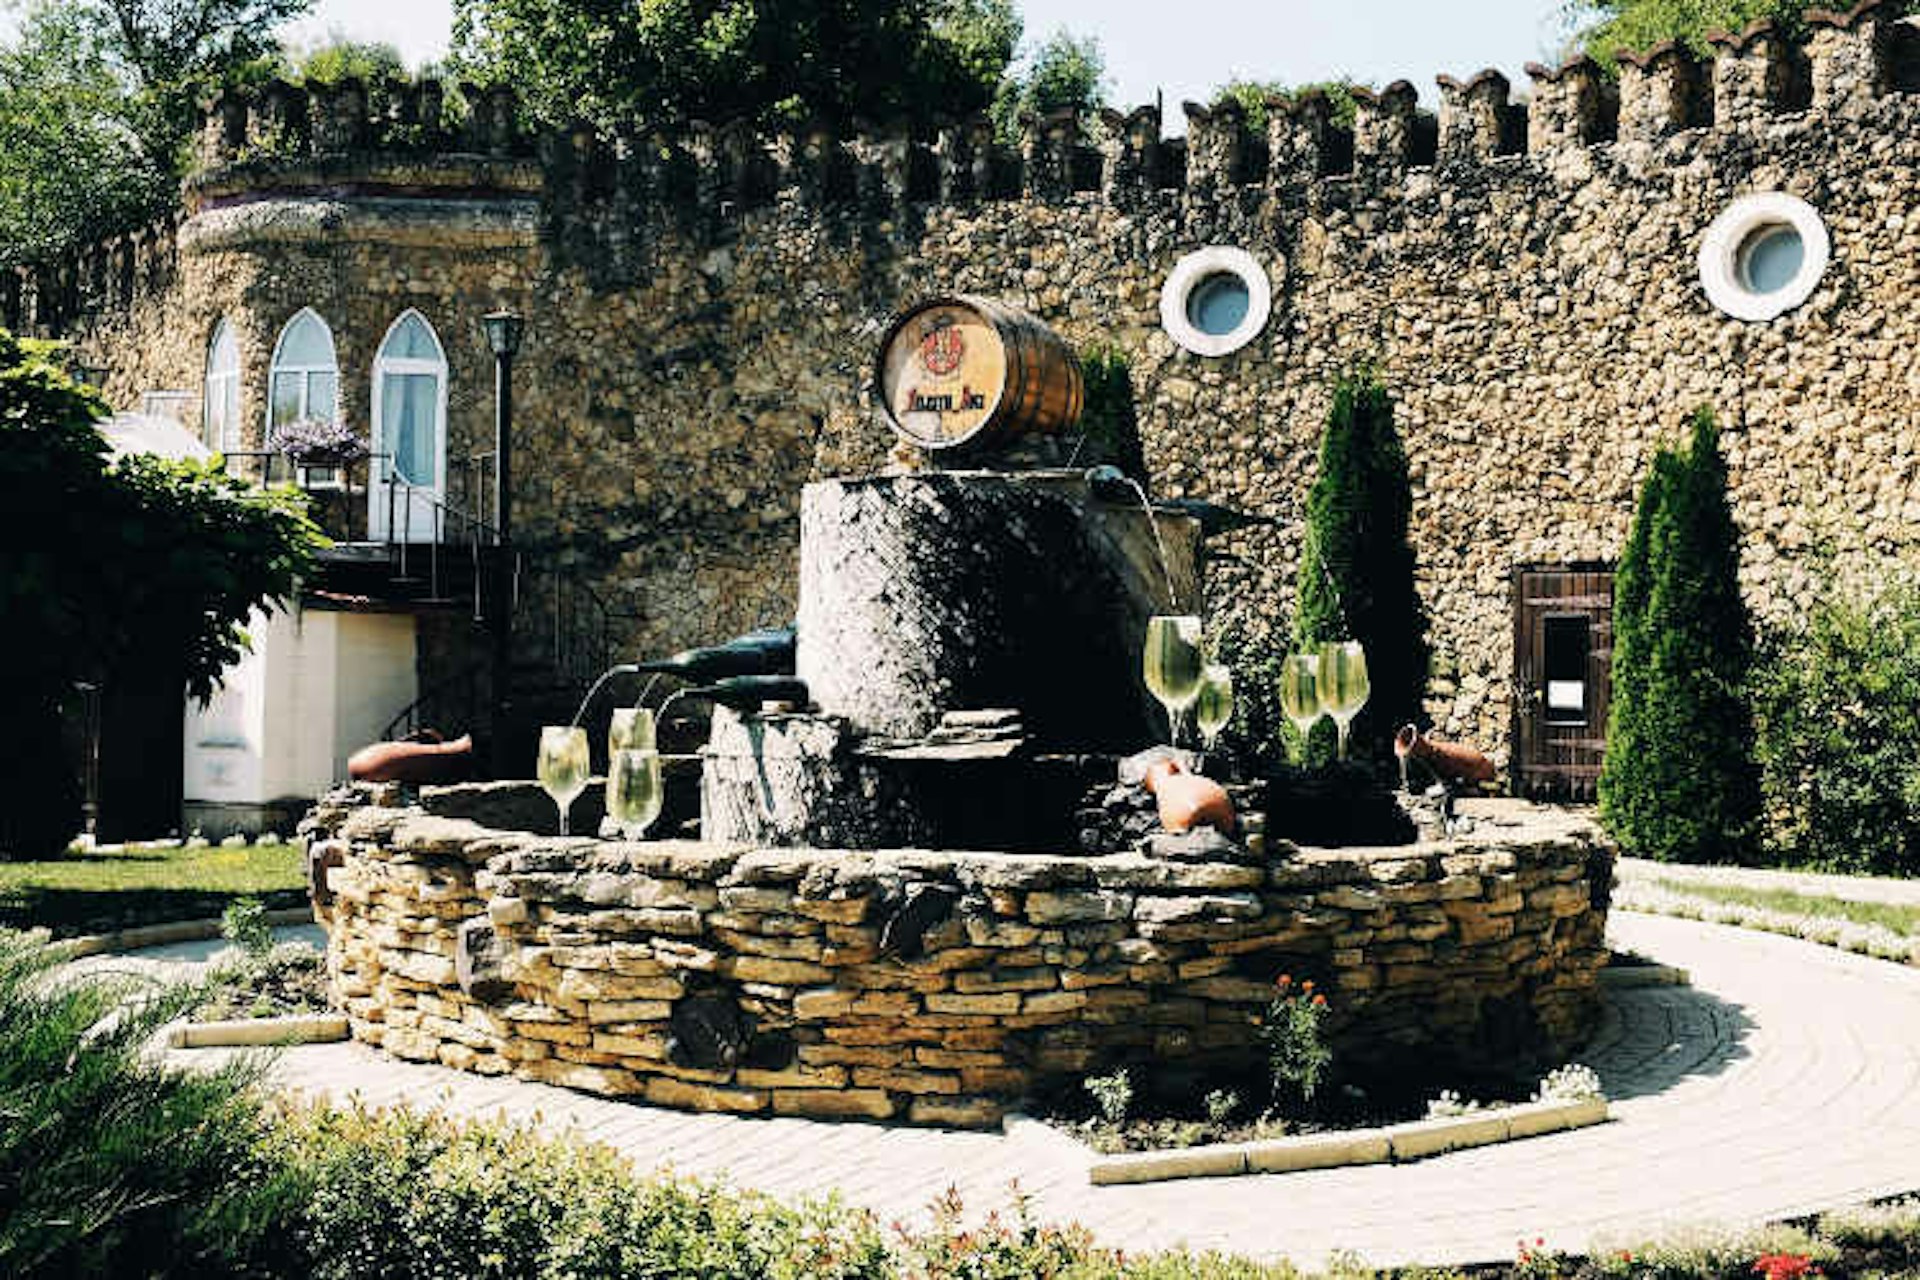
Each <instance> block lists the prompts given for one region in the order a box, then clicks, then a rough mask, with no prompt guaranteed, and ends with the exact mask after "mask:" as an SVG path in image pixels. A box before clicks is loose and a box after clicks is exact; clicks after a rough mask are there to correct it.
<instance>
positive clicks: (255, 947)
mask: <svg viewBox="0 0 1920 1280" xmlns="http://www.w3.org/2000/svg"><path fill="white" fill-rule="evenodd" d="M220 936H221V937H222V938H225V939H226V940H227V941H228V942H229V943H231V944H232V945H233V946H234V947H235V948H236V949H238V950H239V952H240V953H241V954H242V955H244V956H246V957H247V958H248V959H249V960H254V961H260V960H265V959H266V958H267V953H268V952H270V951H272V950H273V926H272V925H270V924H268V923H267V906H266V904H265V903H264V902H262V901H260V899H258V898H254V897H246V898H235V899H234V900H233V901H232V902H229V903H228V904H227V909H226V910H225V911H222V912H221V913H220Z"/></svg>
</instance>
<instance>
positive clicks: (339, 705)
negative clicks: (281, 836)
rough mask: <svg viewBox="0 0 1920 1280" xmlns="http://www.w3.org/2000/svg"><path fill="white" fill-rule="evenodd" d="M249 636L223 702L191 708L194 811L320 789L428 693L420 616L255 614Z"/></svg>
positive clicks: (189, 767) (189, 772)
mask: <svg viewBox="0 0 1920 1280" xmlns="http://www.w3.org/2000/svg"><path fill="white" fill-rule="evenodd" d="M248 633H249V634H250V635H251V636H252V637H253V651H252V652H251V653H249V654H247V655H246V656H245V657H243V658H242V659H241V660H240V661H239V662H237V663H235V664H234V666H233V667H232V668H231V669H230V670H229V671H228V673H227V675H226V677H225V679H224V680H223V681H222V683H221V688H220V691H219V692H218V693H217V694H215V696H214V699H213V701H212V702H211V703H210V704H208V706H206V707H205V708H201V707H199V706H196V705H193V704H189V706H188V708H187V724H186V735H187V741H186V801H187V806H188V808H189V810H193V809H195V808H196V807H199V808H202V809H205V808H207V807H209V806H253V805H264V804H269V803H272V802H275V801H284V800H287V799H289V798H293V797H302V798H311V797H313V796H317V795H319V794H320V793H322V792H324V791H325V790H327V788H329V787H331V786H332V785H333V784H334V783H335V782H337V781H339V780H341V779H343V778H345V777H346V773H347V757H348V756H349V755H351V754H352V753H353V752H355V751H357V750H358V749H360V748H361V747H363V746H366V745H367V744H368V743H370V742H373V741H376V740H377V739H378V737H379V735H380V731H381V730H382V729H384V728H385V727H386V725H387V723H388V722H389V721H390V720H391V719H392V718H393V717H394V715H395V714H397V713H398V712H399V711H400V710H401V709H402V708H404V707H406V706H407V705H408V704H409V703H411V702H412V701H413V700H414V699H415V698H416V697H417V696H419V684H418V676H417V672H416V667H415V648H416V645H415V636H416V633H415V629H414V619H413V618H412V617H411V616H410V615H407V614H390V613H334V612H327V611H321V610H314V609H307V610H302V611H299V612H294V613H273V614H271V615H267V614H255V615H254V617H253V619H252V621H251V623H250V625H249V627H248Z"/></svg>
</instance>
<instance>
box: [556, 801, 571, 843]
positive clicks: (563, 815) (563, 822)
mask: <svg viewBox="0 0 1920 1280" xmlns="http://www.w3.org/2000/svg"><path fill="white" fill-rule="evenodd" d="M554 807H555V808H557V809H558V810H560V834H561V835H563V836H564V835H567V834H569V832H568V831H567V808H568V806H566V805H564V804H561V803H560V802H559V801H557V800H556V801H554Z"/></svg>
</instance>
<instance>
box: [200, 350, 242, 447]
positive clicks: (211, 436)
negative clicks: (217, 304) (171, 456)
mask: <svg viewBox="0 0 1920 1280" xmlns="http://www.w3.org/2000/svg"><path fill="white" fill-rule="evenodd" d="M200 429H201V438H202V439H203V440H205V441H206V443H207V447H208V448H209V449H215V450H218V451H219V452H221V453H232V452H233V451H234V450H236V449H238V448H239V447H240V343H239V340H238V339H236V338H235V337H234V336H233V326H232V325H230V324H228V323H227V322H226V320H224V319H222V320H221V321H220V323H218V324H216V325H215V326H214V327H213V338H212V340H211V341H209V342H208V343H207V375H206V382H205V385H204V386H203V387H202V388H201V397H200Z"/></svg>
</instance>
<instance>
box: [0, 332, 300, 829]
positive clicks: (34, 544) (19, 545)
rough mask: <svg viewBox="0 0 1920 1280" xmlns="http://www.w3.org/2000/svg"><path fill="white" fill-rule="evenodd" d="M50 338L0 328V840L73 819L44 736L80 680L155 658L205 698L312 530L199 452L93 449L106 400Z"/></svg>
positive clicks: (55, 739) (61, 767)
mask: <svg viewBox="0 0 1920 1280" xmlns="http://www.w3.org/2000/svg"><path fill="white" fill-rule="evenodd" d="M57 354H58V348H57V347H54V346H53V345H51V344H47V343H37V342H28V341H21V340H17V339H15V338H14V337H13V336H12V335H11V334H8V333H7V332H5V331H4V330H0V634H4V635H5V636H6V637H7V653H8V654H9V657H10V662H9V664H8V671H7V679H6V680H4V681H0V724H5V725H7V726H8V730H7V732H6V733H5V734H0V855H4V854H13V855H16V856H19V855H30V854H45V853H49V852H54V851H57V850H58V848H60V847H61V846H63V845H64V844H65V843H66V841H67V840H68V839H69V838H71V837H72V836H73V835H74V834H75V832H76V831H77V830H78V823H77V819H76V811H75V805H76V804H77V790H76V788H75V786H74V782H73V776H72V771H71V769H70V768H69V766H68V765H67V764H66V762H65V761H64V760H63V759H62V758H61V752H60V750H59V749H58V744H59V740H60V733H59V723H60V716H61V713H62V710H63V709H64V708H65V707H66V706H67V705H68V704H69V702H70V700H71V698H72V695H73V687H74V684H75V682H76V681H80V680H88V681H111V680H113V679H114V678H115V677H116V675H118V676H120V677H121V678H127V677H128V673H137V672H142V671H150V670H154V669H164V670H170V671H173V672H176V673H181V674H183V676H184V681H185V686H186V687H185V688H184V689H182V690H180V692H181V694H182V695H184V694H187V693H191V694H193V695H195V696H197V697H201V698H205V697H207V696H209V695H210V694H211V693H212V691H213V689H214V686H215V682H216V681H217V680H218V679H219V676H220V673H221V671H222V670H223V669H224V668H225V667H226V666H227V665H228V664H229V663H231V662H233V661H234V660H235V659H237V658H238V657H239V656H240V655H241V654H242V652H244V648H245V644H246V636H245V633H244V632H243V631H242V630H241V629H240V628H241V625H242V624H243V623H244V622H245V621H246V619H247V618H248V617H249V616H250V615H251V614H252V613H253V611H254V610H255V609H257V608H259V607H262V606H264V605H266V604H267V603H268V602H270V601H273V600H277V599H283V598H285V597H288V596H290V595H291V594H292V593H293V591H294V590H295V588H296V585H297V583H298V582H299V580H300V579H301V578H302V577H305V576H308V575H309V574H310V573H311V571H312V563H313V553H314V551H315V550H316V549H318V547H320V546H321V545H323V539H322V538H321V536H320V533H319V530H318V528H317V527H316V526H315V525H314V524H313V523H312V521H311V520H309V519H308V517H307V514H306V499H305V498H304V496H302V495H301V494H299V493H297V492H295V491H293V490H291V489H259V488H255V487H253V486H251V485H248V484H246V483H244V482H242V481H240V480H236V479H233V478H231V477H228V476H226V475H223V474H222V473H221V472H220V471H219V470H217V469H216V468H215V467H214V466H212V465H210V464H195V463H176V462H168V461H164V460H161V459H157V458H153V457H147V456H133V457H129V458H126V459H124V460H122V461H120V462H118V463H110V462H109V461H108V458H107V446H106V441H105V440H104V439H103V437H102V436H101V434H100V432H99V430H98V428H97V427H96V426H95V423H96V422H97V421H98V420H99V419H100V417H101V416H102V415H103V414H104V412H105V406H104V405H103V404H102V403H101V402H100V400H99V398H98V397H97V396H96V395H95V394H94V393H93V392H92V391H90V390H88V389H86V388H83V387H79V386H76V385H75V384H74V383H73V381H72V380H71V379H70V378H69V377H68V376H67V374H66V373H65V372H64V371H63V370H62V369H61V367H60V365H59V363H58V361H57Z"/></svg>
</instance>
